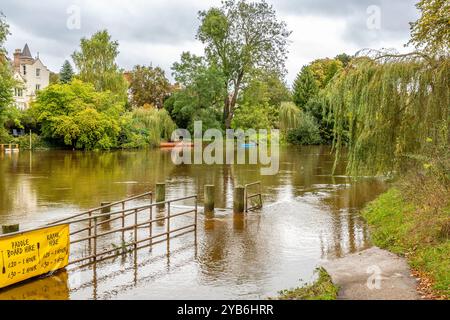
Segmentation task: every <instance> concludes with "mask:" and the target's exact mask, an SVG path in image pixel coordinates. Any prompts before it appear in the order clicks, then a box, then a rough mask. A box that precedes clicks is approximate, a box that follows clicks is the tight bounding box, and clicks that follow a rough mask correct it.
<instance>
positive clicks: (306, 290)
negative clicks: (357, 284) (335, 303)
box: [277, 268, 339, 300]
mask: <svg viewBox="0 0 450 320" xmlns="http://www.w3.org/2000/svg"><path fill="white" fill-rule="evenodd" d="M315 272H316V273H317V274H318V278H317V280H316V281H315V282H314V283H312V284H307V285H305V286H303V287H299V288H295V289H291V290H283V291H281V292H280V295H279V296H278V298H277V299H278V300H336V298H337V295H338V292H339V288H338V287H337V286H336V285H334V284H333V282H332V281H331V277H330V275H329V274H328V273H327V271H326V270H325V269H324V268H317V269H316V271H315Z"/></svg>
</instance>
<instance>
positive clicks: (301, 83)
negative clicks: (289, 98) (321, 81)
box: [293, 66, 319, 108]
mask: <svg viewBox="0 0 450 320" xmlns="http://www.w3.org/2000/svg"><path fill="white" fill-rule="evenodd" d="M293 91H294V93H293V100H294V103H295V104H296V105H297V106H298V107H300V108H303V107H304V106H305V105H306V104H307V103H308V101H309V99H311V98H312V97H315V96H316V95H317V93H318V92H319V88H318V86H317V81H316V78H315V77H314V73H313V72H312V70H311V68H310V67H309V66H304V67H303V68H302V70H301V71H300V72H299V74H298V75H297V78H296V79H295V81H294V86H293Z"/></svg>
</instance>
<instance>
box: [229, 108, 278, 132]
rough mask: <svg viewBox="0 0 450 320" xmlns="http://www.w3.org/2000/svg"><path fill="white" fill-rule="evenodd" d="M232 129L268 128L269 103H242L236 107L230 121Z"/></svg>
mask: <svg viewBox="0 0 450 320" xmlns="http://www.w3.org/2000/svg"><path fill="white" fill-rule="evenodd" d="M231 127H232V128H233V129H243V130H247V129H255V130H258V129H269V128H270V120H269V105H268V104H262V105H254V104H250V103H244V104H243V105H240V106H238V107H237V108H236V111H235V114H234V117H233V120H232V122H231Z"/></svg>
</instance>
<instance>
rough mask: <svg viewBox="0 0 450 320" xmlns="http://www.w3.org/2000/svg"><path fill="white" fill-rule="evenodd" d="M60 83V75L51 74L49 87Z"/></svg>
mask: <svg viewBox="0 0 450 320" xmlns="http://www.w3.org/2000/svg"><path fill="white" fill-rule="evenodd" d="M57 83H59V73H55V72H51V71H50V76H49V85H52V84H57Z"/></svg>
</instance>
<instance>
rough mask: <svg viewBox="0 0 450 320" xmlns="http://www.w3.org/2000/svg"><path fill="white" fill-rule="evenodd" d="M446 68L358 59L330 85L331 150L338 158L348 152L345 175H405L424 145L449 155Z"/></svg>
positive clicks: (449, 79) (415, 59) (411, 59)
mask: <svg viewBox="0 0 450 320" xmlns="http://www.w3.org/2000/svg"><path fill="white" fill-rule="evenodd" d="M449 63H450V62H449V60H448V59H441V60H433V61H429V60H426V59H422V58H421V56H419V55H416V56H414V55H413V56H408V57H407V58H403V59H399V58H390V59H388V60H384V59H381V60H380V59H370V58H367V57H361V58H358V59H356V60H354V62H352V64H351V65H350V66H349V67H347V69H346V70H345V72H341V73H340V74H339V75H338V77H337V78H336V79H335V81H333V82H332V83H330V86H329V88H327V93H326V94H327V100H328V103H329V105H330V106H331V107H332V109H333V117H334V121H335V127H334V132H335V147H336V148H337V155H338V157H339V155H340V153H341V150H342V148H343V147H344V146H345V147H348V154H349V156H348V158H349V163H348V169H349V172H351V173H353V174H362V173H363V174H365V173H368V174H378V173H382V174H386V173H390V172H392V171H399V170H404V169H406V168H408V167H409V161H408V160H410V159H411V158H412V157H415V156H417V155H420V154H422V153H423V151H424V148H425V146H426V145H427V144H434V145H440V146H446V147H445V148H447V150H448V146H449V142H450V136H449V125H450V114H449V112H450V111H449V105H450V98H449V96H450V93H449V90H448V88H449V87H450V76H449V72H448V70H449V67H450V64H449ZM347 125H348V127H349V128H348V130H349V132H348V133H347V132H346V129H345V127H346V126H347ZM347 135H348V137H349V142H348V146H347V144H346V143H344V140H345V138H346V136H347Z"/></svg>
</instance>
